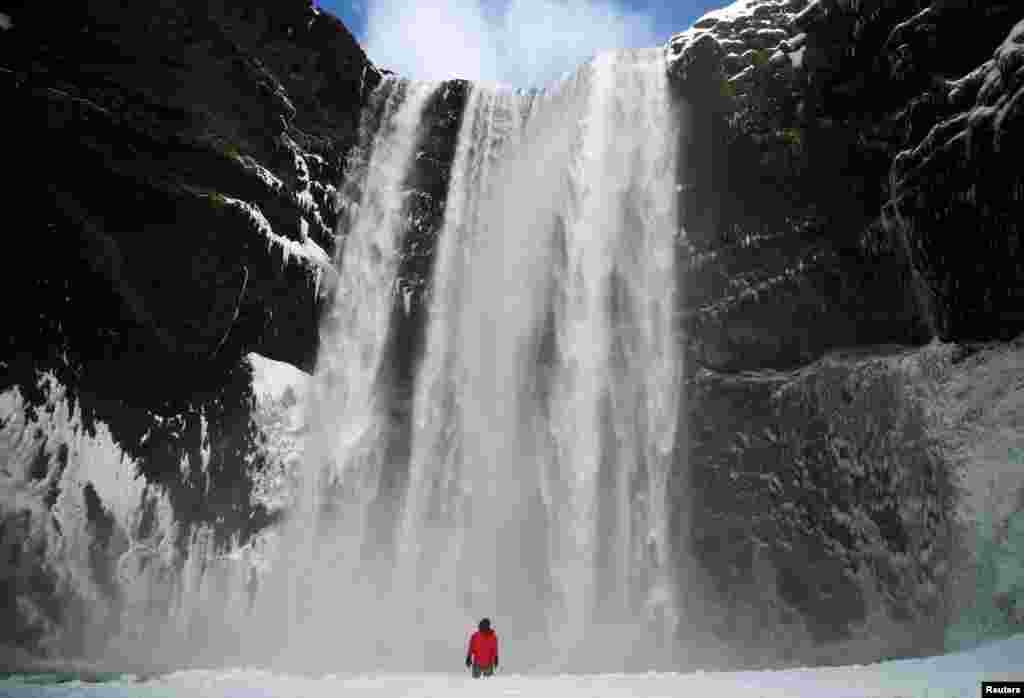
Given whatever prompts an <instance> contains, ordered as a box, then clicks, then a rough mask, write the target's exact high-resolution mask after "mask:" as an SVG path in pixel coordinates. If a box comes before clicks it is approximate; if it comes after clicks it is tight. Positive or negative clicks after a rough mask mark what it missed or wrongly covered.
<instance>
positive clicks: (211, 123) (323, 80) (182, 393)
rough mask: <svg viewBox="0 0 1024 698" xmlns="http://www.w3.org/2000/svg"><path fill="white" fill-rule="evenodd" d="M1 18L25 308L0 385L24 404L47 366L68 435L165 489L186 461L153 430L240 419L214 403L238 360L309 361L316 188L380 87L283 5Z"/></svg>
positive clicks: (17, 282) (15, 312)
mask: <svg viewBox="0 0 1024 698" xmlns="http://www.w3.org/2000/svg"><path fill="white" fill-rule="evenodd" d="M5 14H6V15H7V16H8V17H9V20H10V21H9V24H10V28H9V29H7V30H6V31H5V32H4V41H3V44H2V46H0V89H2V90H3V93H4V95H5V97H6V99H5V106H6V108H5V110H4V125H5V132H6V133H8V134H12V136H13V137H12V138H11V143H10V144H9V148H8V151H7V152H8V154H9V157H10V161H11V162H17V163H19V165H18V169H19V172H18V176H17V177H14V178H12V183H11V184H10V185H8V191H7V200H8V202H9V206H8V216H9V219H10V220H19V221H21V223H20V224H19V228H18V232H17V236H16V237H17V238H19V239H20V240H21V241H22V244H15V243H16V241H15V240H12V241H11V242H10V245H9V248H8V249H9V251H10V252H11V253H12V260H14V259H15V258H14V257H13V255H14V254H15V252H14V251H15V250H21V252H20V253H19V254H22V255H24V254H28V252H29V250H31V251H32V252H33V254H31V256H26V257H23V258H21V260H20V261H17V262H13V263H12V267H13V269H12V270H11V271H12V272H13V273H9V274H5V275H4V282H3V283H4V291H5V297H6V298H9V299H15V298H20V299H23V300H21V301H20V302H17V301H16V302H13V303H10V304H9V306H8V317H9V321H8V322H7V323H6V330H7V332H6V333H5V342H4V346H3V350H2V355H0V362H2V363H3V366H4V368H5V371H4V376H5V377H4V380H3V384H2V385H0V389H8V388H11V387H17V388H18V389H19V390H20V392H21V394H22V395H24V396H25V397H26V398H27V399H28V402H29V404H34V403H40V402H41V401H42V400H43V399H44V396H43V395H42V394H41V393H40V391H39V390H38V388H37V383H38V380H39V376H40V375H41V374H42V373H44V372H51V373H52V374H53V375H54V377H55V378H56V380H57V381H58V382H59V383H60V384H61V385H62V386H64V387H65V388H66V389H67V391H68V396H69V399H70V400H72V401H73V402H75V401H77V402H78V403H79V404H80V407H81V410H82V415H83V424H84V425H85V426H86V427H89V426H90V425H91V424H92V423H93V421H94V420H96V419H99V420H100V421H102V422H104V423H106V424H107V425H109V427H110V429H111V431H112V432H113V434H114V437H115V439H116V440H117V441H118V442H119V443H121V444H122V446H123V447H124V448H125V450H126V452H128V453H129V454H130V455H132V456H138V457H140V458H142V459H143V460H144V461H145V462H146V463H149V464H151V465H149V466H147V467H150V468H152V469H153V472H152V473H147V474H151V475H157V474H158V473H160V472H163V471H164V470H168V471H169V473H168V474H169V475H172V476H173V473H174V472H176V471H177V470H178V467H179V465H178V462H179V461H180V460H181V458H183V457H184V456H185V453H186V450H187V449H185V448H184V446H183V445H182V444H183V440H182V439H181V438H180V434H179V435H178V436H173V437H172V436H171V431H172V430H170V429H169V428H164V427H163V426H162V425H166V424H168V423H171V422H172V421H173V420H178V419H179V418H180V416H181V415H183V414H190V415H193V416H194V417H195V418H196V419H199V418H200V415H203V417H202V418H203V419H206V420H219V422H220V423H222V424H225V428H228V427H227V424H226V422H225V420H227V422H238V421H239V420H241V421H242V422H244V421H245V419H246V417H245V416H244V415H238V414H235V415H232V414H228V413H226V412H225V406H226V405H229V404H232V405H236V406H240V408H241V409H242V410H243V411H245V410H246V409H247V408H246V407H245V406H244V404H245V397H244V393H243V392H239V391H240V390H243V387H244V379H243V380H242V381H241V382H237V381H235V380H234V378H233V376H234V375H235V374H236V373H237V371H238V368H237V367H238V365H239V361H240V358H241V357H242V356H243V355H244V354H245V353H247V352H248V351H252V350H258V351H260V352H261V353H263V354H265V355H267V356H270V357H273V358H277V359H280V360H284V361H288V362H290V363H292V364H295V365H297V366H301V367H305V368H308V367H310V366H311V365H312V362H313V360H314V356H315V352H316V345H317V339H318V329H319V327H318V325H319V307H320V303H321V300H322V299H323V298H324V297H325V295H326V293H325V292H326V291H327V289H329V288H330V287H331V286H332V275H333V274H334V272H333V265H332V264H331V258H330V257H331V254H332V252H333V248H334V233H335V226H336V222H337V214H336V211H335V201H334V199H335V187H336V185H337V184H338V183H339V182H340V181H341V178H342V171H343V168H344V164H345V163H344V156H345V155H346V154H347V151H348V149H349V148H350V146H351V145H352V144H353V142H354V139H355V133H356V128H357V125H358V119H359V113H360V110H361V107H362V102H363V96H364V95H365V93H366V92H368V91H369V90H370V89H372V87H373V86H374V85H375V84H376V83H377V82H378V81H379V80H380V75H379V74H378V72H377V71H376V69H375V68H373V66H372V65H370V64H369V62H368V61H367V59H366V57H365V55H364V54H363V52H362V50H361V49H360V48H359V46H358V45H357V44H356V42H355V40H354V39H353V38H352V36H351V35H350V34H349V32H348V30H347V29H345V27H344V26H343V25H342V24H341V23H340V22H339V21H338V20H337V19H335V18H333V17H331V16H330V15H327V14H325V13H321V12H320V11H318V10H317V9H315V8H314V7H313V5H312V4H311V3H308V2H304V1H303V0H294V1H292V2H285V3H277V4H275V5H273V6H272V7H266V8H260V7H254V6H252V5H251V4H250V3H235V2H217V3H213V4H209V3H194V2H190V1H189V0H183V1H182V2H171V3H159V4H156V5H154V4H151V3H141V4H139V3H137V4H135V5H132V6H131V7H125V6H123V5H122V4H121V3H112V2H104V1H102V0H97V1H96V2H87V3H80V4H78V5H76V6H75V7H74V8H66V9H64V10H62V11H61V12H51V11H49V10H48V9H47V8H43V7H37V6H34V5H26V6H18V7H11V8H9V9H7V10H5ZM26 243H27V244H26ZM154 420H159V421H154ZM197 423H198V422H197ZM176 433H177V432H176ZM144 434H150V435H151V438H150V439H149V440H148V441H146V442H145V443H143V441H142V438H143V435H144ZM154 434H163V435H164V436H166V437H167V438H166V439H164V440H163V441H162V443H161V444H159V445H158V443H157V441H158V440H157V439H154V438H152V435H154ZM161 449H164V450H166V451H167V458H166V461H163V459H160V458H156V459H152V458H149V457H148V456H149V455H151V452H153V451H160V450H161ZM237 455H238V454H234V455H233V456H232V457H236V456H237ZM158 461H163V462H162V463H161V464H157V462H158ZM171 479H173V477H172V478H171Z"/></svg>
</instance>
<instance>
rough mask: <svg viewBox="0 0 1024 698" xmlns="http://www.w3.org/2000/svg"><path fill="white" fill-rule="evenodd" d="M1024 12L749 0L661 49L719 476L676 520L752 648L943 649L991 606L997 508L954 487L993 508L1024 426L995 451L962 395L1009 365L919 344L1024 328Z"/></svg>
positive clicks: (694, 389) (1006, 606) (693, 469)
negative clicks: (1023, 64) (1020, 148)
mask: <svg viewBox="0 0 1024 698" xmlns="http://www.w3.org/2000/svg"><path fill="white" fill-rule="evenodd" d="M1022 17H1024V15H1022V11H1021V9H1020V7H1019V6H1018V5H1017V4H1016V3H1010V2H986V3H973V2H939V1H936V2H927V1H921V2H909V3H907V2H886V1H885V0H873V1H869V2H846V1H845V0H814V1H813V2H807V0H740V2H736V3H734V4H733V5H731V6H729V7H728V8H724V9H723V10H720V11H716V12H712V13H710V14H709V15H707V16H705V17H704V18H701V19H700V20H699V21H698V22H696V23H695V25H694V27H693V28H691V29H690V30H688V31H686V32H683V33H682V34H679V35H677V36H675V37H673V39H672V40H671V41H670V42H669V44H668V45H667V46H666V56H667V58H668V62H669V74H670V77H671V79H672V81H673V84H674V86H675V89H676V91H677V94H678V95H679V97H680V99H681V101H682V104H683V108H684V115H685V118H686V119H687V123H688V126H689V133H688V134H686V138H685V140H684V142H683V144H682V145H683V148H682V151H683V154H684V157H683V159H682V161H681V167H680V171H679V179H680V183H681V184H682V185H683V186H682V192H681V195H680V196H681V198H680V205H681V210H682V211H683V225H684V227H685V230H686V233H687V239H686V240H685V241H684V242H683V245H682V247H681V259H682V260H683V266H684V270H685V271H684V273H685V275H686V276H685V278H684V284H685V288H686V289H687V294H688V295H687V298H686V301H685V303H686V307H685V310H684V318H685V324H686V328H687V342H688V347H689V350H690V351H689V356H690V358H691V362H690V365H689V369H690V372H691V379H690V382H689V392H688V396H689V399H690V403H689V408H690V421H689V430H690V431H689V433H690V440H691V448H690V453H689V465H688V470H687V474H686V476H685V477H682V478H681V480H680V484H679V485H678V486H679V487H688V488H690V490H691V491H696V492H700V493H701V497H700V502H701V504H700V505H695V506H694V507H693V510H692V511H690V512H687V513H686V514H684V515H683V519H684V520H683V522H681V523H680V524H679V525H680V526H681V528H680V532H679V535H680V536H681V537H682V539H683V540H686V541H688V542H689V544H690V545H691V546H692V548H693V555H694V556H695V558H696V559H697V560H699V561H700V568H701V570H702V572H703V573H704V574H705V575H706V577H705V578H704V582H705V585H706V587H707V588H709V589H712V590H713V595H717V597H718V599H719V601H718V603H719V604H720V605H721V606H722V608H721V609H720V610H719V611H717V612H715V611H708V612H707V613H708V614H710V617H703V620H700V621H696V622H703V623H705V624H706V625H707V627H708V628H710V629H712V630H713V631H714V632H716V633H717V634H719V635H720V636H721V637H723V638H726V639H727V641H728V642H729V643H730V644H732V645H733V646H736V647H742V648H748V649H749V648H754V649H749V651H748V653H747V656H746V661H750V662H752V663H757V662H760V661H764V658H765V657H769V656H770V657H773V658H774V659H773V660H774V661H787V660H789V661H801V659H800V658H803V661H806V660H813V661H854V658H859V659H858V660H871V659H877V658H879V657H884V656H890V655H900V654H906V653H920V652H928V651H939V650H941V649H942V648H943V645H944V642H946V640H943V638H942V636H943V632H944V629H948V628H947V626H946V625H945V624H946V623H947V621H950V622H952V625H954V626H956V627H958V628H960V629H961V630H962V627H961V626H962V623H959V622H954V621H956V619H957V618H958V617H959V616H960V614H961V613H962V612H963V609H964V607H965V606H964V604H966V606H967V607H971V605H972V604H975V603H978V604H980V605H981V606H985V605H986V604H987V605H988V606H992V604H993V603H996V602H995V601H993V598H995V597H994V596H993V594H994V593H995V592H992V591H991V590H989V589H987V590H986V591H984V592H981V591H977V590H976V589H975V587H973V586H972V582H970V581H965V580H971V579H974V580H977V579H980V578H979V577H977V576H976V575H977V574H978V570H979V569H981V568H980V567H979V566H978V565H982V566H983V564H982V562H980V561H981V560H982V558H984V555H985V553H982V552H980V551H981V549H982V548H984V546H982V548H979V547H978V545H979V544H978V543H977V540H975V538H976V536H975V535H974V530H975V528H976V527H977V526H980V525H981V524H977V522H976V519H978V518H979V517H982V516H983V514H984V512H983V509H984V507H982V508H975V509H973V510H971V511H969V512H967V511H965V510H962V509H961V510H959V511H958V502H963V501H968V500H969V501H971V502H974V503H977V502H978V501H979V497H981V491H982V490H984V488H985V487H987V485H986V484H983V483H984V482H986V474H985V473H987V472H990V471H992V469H993V468H992V461H993V460H998V459H1000V458H1001V459H1002V462H1003V464H1004V465H1005V463H1006V460H1007V455H1006V443H1005V441H1002V442H1000V445H999V446H996V445H995V443H994V442H992V443H989V444H988V445H987V446H981V445H979V442H985V440H986V439H995V440H998V439H997V438H996V437H995V436H994V431H990V432H986V433H987V434H988V436H980V437H979V436H978V435H977V433H976V431H971V430H973V429H974V427H965V426H964V425H965V424H973V423H974V420H975V419H976V418H977V415H978V413H977V412H973V413H970V415H969V416H967V417H965V416H964V414H963V412H964V410H960V411H959V412H958V414H959V416H957V417H955V418H954V417H950V416H949V415H950V414H952V412H949V410H950V409H953V408H950V406H957V405H961V406H962V403H963V400H965V399H966V398H965V395H967V393H968V392H969V391H967V389H966V388H965V387H964V386H965V385H966V384H968V383H969V381H970V380H972V378H968V377H967V374H968V373H970V374H971V375H972V376H974V377H977V378H979V379H980V380H982V382H986V379H984V378H983V376H984V375H985V374H986V372H987V371H989V370H995V369H993V368H992V366H991V365H988V364H987V363H986V362H988V361H996V363H997V364H999V363H1000V362H1003V361H1005V360H1006V359H1005V358H999V359H992V358H991V356H987V357H986V358H984V359H979V360H978V364H976V365H974V366H973V367H965V366H964V365H963V364H962V363H961V361H960V359H958V358H955V356H953V355H951V354H949V352H950V351H951V349H950V347H949V346H946V347H941V346H940V347H938V348H936V347H922V348H920V349H916V350H915V349H910V348H908V347H907V345H917V344H921V343H923V342H924V341H926V340H927V339H929V338H931V337H937V338H939V339H942V340H947V341H951V342H964V341H970V340H979V339H982V340H999V339H1006V338H1009V337H1013V336H1016V335H1018V334H1019V333H1020V332H1021V330H1022V329H1024V327H1022V326H1021V323H1020V321H1019V309H1018V308H1017V307H1016V305H1017V301H1016V299H1017V298H1018V297H1019V294H1020V288H1021V286H1020V282H1019V276H1020V274H1019V264H1020V259H1021V257H1020V247H1019V244H1018V237H1019V233H1018V225H1017V223H1015V222H1014V221H1015V220H1016V219H1018V218H1019V217H1020V213H1021V208H1020V207H1021V204H1020V194H1019V191H1020V184H1019V179H1018V176H1017V174H1015V169H1014V168H1013V167H1011V166H1010V165H1009V164H1008V162H1007V161H1006V158H1008V157H1011V155H1010V153H1011V152H1013V150H1012V146H1011V145H1010V144H1012V143H1015V142H1016V140H1015V139H1016V138H1019V134H1020V132H1021V126H1020V122H1019V111H1020V110H1019V109H1018V102H1019V99H1018V97H1019V89H1020V80H1019V77H1020V75H1019V73H1020V71H1019V67H1020V56H1021V53H1020V51H1021V48H1022V44H1021V38H1020V34H1021V25H1020V24H1017V25H1016V27H1015V26H1014V24H1015V23H1016V22H1019V21H1020V20H1021V18H1022ZM890 343H895V344H896V345H901V346H903V347H904V348H903V349H894V348H893V347H892V346H890V347H889V348H887V349H886V348H883V347H881V346H880V345H884V344H890ZM855 346H859V347H862V348H861V349H860V350H858V351H857V352H856V353H855V354H850V352H848V351H840V349H841V348H848V347H855ZM958 351H959V350H958ZM1007 351H1008V353H1009V354H1011V355H1016V354H1015V351H1016V350H1013V349H1010V350H1007ZM954 354H956V352H954ZM821 357H824V358H821ZM766 369H775V371H766ZM953 385H957V386H959V387H957V388H956V389H955V390H953V389H952V388H951V387H950V386H953ZM1010 390H1011V393H1012V392H1014V390H1015V389H1010ZM998 399H1003V394H1002V393H1001V394H1000V395H999V396H997V401H998ZM937 404H942V405H944V406H945V407H944V408H943V410H945V411H943V410H938V411H937V410H936V405H937ZM979 408H980V406H979ZM953 411H954V412H956V409H953ZM1001 419H1002V423H1003V424H1005V425H1008V424H1014V423H1015V420H1014V418H1012V416H1009V415H1006V414H1002V417H1001ZM963 420H966V422H964V421H963ZM996 421H999V419H997V420H996ZM951 424H955V425H956V426H955V427H951V426H950V425H951ZM965 428H967V429H968V431H971V433H972V434H974V436H972V437H971V439H973V441H972V443H974V445H973V446H972V447H971V448H972V449H973V450H971V455H965V454H964V446H963V440H964V438H965V437H964V436H963V429H965ZM1008 428H1010V429H1011V430H1012V429H1014V428H1015V427H1008ZM1000 438H1001V437H1000ZM1000 449H1001V451H1002V455H1001V456H1000V455H999V454H998V453H997V452H998V451H1000ZM979 453H988V456H987V457H986V458H984V459H981V461H980V462H979V456H978V454H979ZM996 470H1000V469H998V468H997V469H996ZM961 478H965V479H963V480H962V479H961ZM964 482H966V483H967V484H963V485H958V484H956V483H964ZM1010 487H1011V490H1012V492H1017V491H1018V490H1019V489H1020V487H1021V483H1020V482H1016V481H1015V483H1014V484H1012V485H1010ZM1007 496H1008V497H1010V499H1011V500H1012V499H1013V498H1014V497H1015V496H1016V495H1015V494H1008V495H1007ZM1013 510H1014V508H1013V507H1012V506H1010V507H1007V506H1005V505H1004V506H1002V507H1001V508H1000V512H999V513H996V514H993V521H995V522H996V523H995V524H994V525H995V526H996V529H998V530H1004V531H1005V530H1011V528H1012V527H1011V526H1010V524H1009V523H1008V522H1009V521H1010V519H1011V518H1012V516H1011V512H1012V511H1013ZM1008 517H1010V518H1008ZM684 524H685V525H684ZM992 525H993V524H992V522H988V523H986V524H984V525H983V526H982V528H984V527H985V526H988V527H991V526H992ZM964 527H966V528H964ZM1000 527H1002V528H1000ZM684 529H685V530H684ZM979 530H980V529H979ZM986 530H989V529H988V528H986ZM979 535H981V534H979ZM986 535H989V534H986ZM1000 535H1003V534H998V535H996V536H995V538H993V539H992V540H995V539H999V540H1002V541H1003V543H999V545H1003V544H1006V545H1012V544H1013V543H1012V542H1011V543H1007V542H1006V541H1008V540H1010V539H1009V538H1006V537H1005V535H1003V538H999V536H1000ZM982 538H984V536H982ZM979 540H980V539H979ZM986 540H989V539H987V538H986ZM986 545H989V544H986ZM991 545H996V543H991ZM996 547H998V545H996ZM985 549H988V548H985ZM992 549H995V548H992ZM984 564H989V563H987V562H986V563H984ZM972 575H974V576H972ZM977 588H978V589H980V586H979V587H977ZM999 593H1001V594H1003V595H1004V596H1001V597H999V598H1001V599H1002V600H1001V601H998V604H997V605H998V606H999V608H1001V609H1002V610H1001V611H1000V610H994V609H995V607H994V606H993V607H992V609H990V610H991V613H990V619H991V618H995V619H998V620H992V621H991V623H992V626H991V627H996V626H999V627H1007V626H1006V623H1011V624H1012V623H1014V622H1019V621H1014V620H1013V619H1014V618H1017V617H1018V615H1017V614H1018V613H1019V610H1018V607H1019V606H1020V604H1021V603H1022V601H1021V600H1020V599H1018V597H1016V596H1014V595H1013V593H1010V596H1008V597H1007V596H1005V594H1006V593H1008V592H1005V591H1004V592H999ZM995 596H998V594H995ZM1011 597H1012V599H1011ZM979 599H980V601H979ZM1013 599H1017V600H1013ZM1000 604H1001V605H1000ZM716 613H717V615H716ZM967 615H970V614H967ZM696 617H697V618H698V619H700V618H702V615H701V614H698V615H697V616H696ZM739 618H747V619H751V618H752V619H755V620H756V622H753V623H750V624H749V625H744V624H743V623H737V620H736V619H739ZM971 622H972V623H974V622H975V620H972V621H971ZM985 622H989V621H985ZM978 627H980V626H978ZM978 627H974V629H973V630H970V631H965V632H967V635H970V634H971V632H974V633H975V637H977V636H978ZM957 632H959V631H957ZM981 634H984V633H983V632H982V633H981ZM958 637H963V636H959V635H958ZM947 644H951V645H955V644H956V641H953V640H950V641H949V642H948V643H947ZM741 659H742V658H741Z"/></svg>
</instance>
